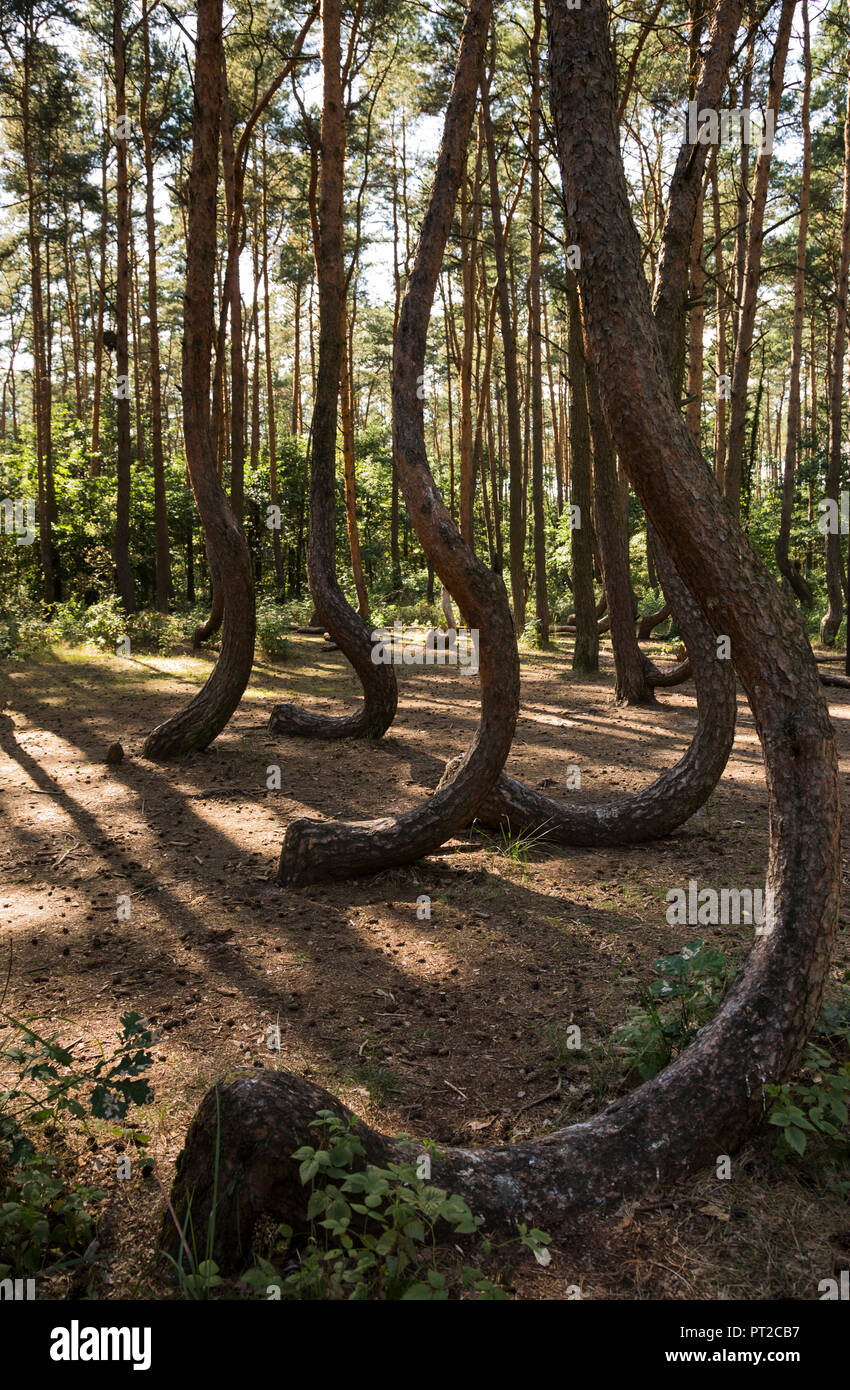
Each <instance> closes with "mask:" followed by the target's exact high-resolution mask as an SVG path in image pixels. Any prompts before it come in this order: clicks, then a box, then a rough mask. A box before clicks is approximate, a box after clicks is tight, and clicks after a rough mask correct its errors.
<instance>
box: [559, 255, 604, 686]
mask: <svg viewBox="0 0 850 1390" xmlns="http://www.w3.org/2000/svg"><path fill="white" fill-rule="evenodd" d="M567 317H568V325H569V338H568V341H567V354H568V360H569V375H570V503H571V505H572V506H577V507H578V509H579V511H578V516H577V518H576V521H577V523H578V524H577V525H575V526H574V527H573V530H572V533H571V534H572V585H573V600H574V602H575V625H576V635H575V644H574V646H573V670H574V671H585V672H591V671H598V670H599V629H598V627H597V624H596V598H595V595H594V592H593V522H592V519H591V506H592V492H591V481H590V476H591V474H590V421H589V417H588V413H587V377H586V373H585V362H584V343H583V342H582V329H581V308H580V306H579V298H578V288H577V285H576V279H575V274H574V273H573V272H572V271H568V272H567Z"/></svg>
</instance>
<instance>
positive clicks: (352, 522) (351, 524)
mask: <svg viewBox="0 0 850 1390" xmlns="http://www.w3.org/2000/svg"><path fill="white" fill-rule="evenodd" d="M342 344H343V347H342V376H341V379H340V401H339V404H340V425H341V432H342V462H343V479H344V484H345V521H346V526H347V528H348V548H349V552H350V554H351V573H352V576H353V578H354V587H355V589H356V591H357V607H358V610H359V613H360V616H361V618H362V619H363V621H364V622H368V620H369V595H368V594H367V592H366V580H365V579H364V578H363V561H362V560H361V558H360V530H359V527H358V525H357V480H356V477H355V471H354V412H353V408H352V367H353V364H352V361H351V348H350V342H349V335H348V324H347V318H346V312H345V306H344V305H343V315H342Z"/></svg>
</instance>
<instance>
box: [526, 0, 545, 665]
mask: <svg viewBox="0 0 850 1390" xmlns="http://www.w3.org/2000/svg"><path fill="white" fill-rule="evenodd" d="M542 22H543V18H542V14H541V9H540V0H534V30H533V33H532V36H531V49H530V59H531V113H530V117H531V119H530V126H531V129H530V163H531V227H530V232H531V255H530V270H529V285H530V291H531V314H530V321H529V333H530V335H531V500H532V512H533V518H534V601H535V612H536V615H537V621H538V622H539V624H540V640H541V641H542V642H543V643H544V644H547V643H548V641H549V601H548V598H547V594H546V513H545V509H544V488H543V350H542V314H541V308H540V243H541V240H542V236H543V200H542V198H541V194H540V33H541V28H542Z"/></svg>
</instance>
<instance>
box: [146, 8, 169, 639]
mask: <svg viewBox="0 0 850 1390" xmlns="http://www.w3.org/2000/svg"><path fill="white" fill-rule="evenodd" d="M148 12H149V11H148V3H147V0H144V3H143V6H142V43H143V46H144V64H145V65H144V77H143V82H142V91H141V95H140V99H139V128H140V130H141V135H142V148H143V151H144V162H145V228H146V231H147V240H148V306H147V307H148V339H149V344H150V392H151V396H150V399H151V449H152V453H153V490H154V527H155V532H156V606H157V608H158V609H159V611H160V613H167V612H168V603H169V598H170V596H171V551H170V546H169V537H168V504H167V498H166V489H165V457H164V453H163V447H162V372H161V368H160V360H159V306H158V303H157V296H158V286H157V269H156V217H155V214H154V158H153V135H152V132H151V129H150V122H149V118H148V102H149V99H150V89H151V51H150V26H149V24H148Z"/></svg>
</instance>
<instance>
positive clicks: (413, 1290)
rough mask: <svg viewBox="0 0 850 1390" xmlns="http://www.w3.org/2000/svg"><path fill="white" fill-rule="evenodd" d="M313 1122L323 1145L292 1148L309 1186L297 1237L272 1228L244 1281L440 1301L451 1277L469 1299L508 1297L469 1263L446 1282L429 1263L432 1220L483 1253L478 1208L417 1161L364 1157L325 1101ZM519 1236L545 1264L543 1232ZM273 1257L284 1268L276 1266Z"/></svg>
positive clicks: (342, 1294)
mask: <svg viewBox="0 0 850 1390" xmlns="http://www.w3.org/2000/svg"><path fill="white" fill-rule="evenodd" d="M313 1126H314V1128H316V1129H319V1130H321V1131H323V1134H322V1141H321V1143H322V1146H321V1147H320V1148H316V1147H314V1146H313V1145H307V1144H305V1145H304V1146H303V1147H302V1148H300V1149H298V1150H297V1151H296V1152H295V1153H294V1154H293V1158H295V1159H297V1160H298V1162H299V1164H300V1167H299V1176H300V1179H301V1182H302V1183H303V1184H304V1186H307V1185H309V1186H310V1189H311V1192H310V1199H309V1202H308V1206H307V1216H308V1218H309V1221H310V1234H309V1236H308V1238H307V1241H306V1244H304V1245H303V1246H302V1248H300V1249H299V1248H298V1246H297V1244H296V1242H294V1241H293V1233H292V1231H291V1230H290V1228H289V1227H288V1226H281V1227H278V1228H277V1231H276V1233H275V1236H274V1238H273V1240H272V1242H271V1245H270V1248H269V1250H268V1253H267V1255H266V1256H260V1257H258V1259H257V1263H256V1264H255V1265H254V1266H253V1267H252V1268H251V1269H249V1270H248V1272H247V1273H246V1274H245V1275H244V1276H243V1283H244V1284H245V1285H246V1286H247V1287H248V1288H250V1289H255V1290H257V1291H258V1292H260V1291H261V1292H263V1293H265V1294H268V1292H269V1291H270V1290H271V1289H272V1288H274V1289H277V1290H279V1294H278V1296H279V1297H281V1298H287V1299H330V1300H333V1299H348V1300H362V1299H376V1298H377V1299H393V1300H395V1299H400V1300H420V1301H423V1300H436V1301H445V1300H447V1299H448V1298H449V1297H450V1296H451V1295H452V1292H453V1289H454V1288H455V1287H458V1285H459V1288H458V1291H459V1292H461V1291H463V1292H466V1293H467V1294H468V1295H469V1296H471V1297H473V1298H477V1299H486V1300H493V1299H497V1300H504V1299H506V1298H507V1294H506V1293H505V1291H504V1290H503V1289H501V1288H499V1286H498V1285H497V1284H494V1283H493V1282H492V1281H491V1280H489V1279H487V1278H486V1276H485V1275H484V1274H482V1272H481V1271H480V1270H479V1269H476V1268H475V1267H473V1266H471V1265H463V1267H462V1270H461V1274H460V1276H459V1279H456V1280H455V1283H454V1285H453V1284H452V1282H451V1280H450V1276H449V1275H448V1274H446V1273H445V1272H444V1271H443V1270H441V1269H440V1268H438V1244H437V1233H438V1229H439V1228H440V1227H442V1228H444V1229H447V1230H448V1231H450V1232H451V1234H452V1235H454V1236H477V1237H478V1241H479V1247H480V1249H481V1251H482V1253H483V1254H485V1255H488V1254H490V1253H491V1252H492V1250H493V1246H492V1244H491V1243H490V1241H488V1240H487V1239H485V1238H484V1237H482V1236H480V1234H479V1232H480V1228H481V1225H482V1219H481V1217H478V1216H474V1215H473V1213H472V1212H471V1211H470V1209H469V1207H468V1206H467V1204H466V1202H464V1201H463V1199H462V1198H461V1197H459V1196H458V1195H457V1194H451V1195H450V1194H449V1193H447V1192H446V1191H444V1189H443V1188H440V1187H435V1186H433V1185H432V1184H431V1183H430V1182H429V1181H428V1179H427V1178H426V1177H425V1176H422V1172H423V1168H422V1165H421V1164H419V1163H414V1162H411V1163H390V1164H388V1166H387V1167H386V1168H380V1167H376V1166H374V1165H373V1164H364V1163H363V1162H362V1160H363V1159H364V1158H365V1151H364V1148H363V1144H362V1143H361V1141H360V1139H359V1137H358V1136H357V1134H356V1133H355V1132H354V1130H353V1129H352V1128H351V1127H350V1126H349V1125H347V1124H344V1123H343V1122H342V1121H341V1120H340V1119H339V1117H338V1116H336V1115H335V1114H334V1113H333V1112H332V1111H330V1110H320V1111H319V1112H318V1114H317V1118H316V1119H315V1120H314V1122H313ZM358 1165H359V1166H358ZM518 1239H519V1242H520V1243H521V1244H522V1245H524V1246H526V1247H527V1248H528V1249H530V1250H531V1251H532V1252H533V1254H534V1255H535V1258H536V1259H537V1260H538V1261H539V1263H541V1264H544V1265H545V1264H548V1263H549V1259H550V1255H549V1251H548V1250H547V1248H546V1247H547V1246H548V1244H549V1239H550V1238H549V1236H547V1235H546V1234H545V1232H543V1231H538V1230H536V1229H531V1230H529V1229H528V1228H527V1227H526V1226H523V1225H521V1226H519V1227H518ZM282 1262H283V1263H287V1264H288V1265H290V1266H293V1267H291V1268H289V1269H288V1271H287V1272H285V1273H283V1274H281V1273H280V1272H279V1269H278V1267H277V1266H278V1265H280V1264H281V1263H282Z"/></svg>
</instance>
